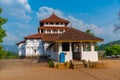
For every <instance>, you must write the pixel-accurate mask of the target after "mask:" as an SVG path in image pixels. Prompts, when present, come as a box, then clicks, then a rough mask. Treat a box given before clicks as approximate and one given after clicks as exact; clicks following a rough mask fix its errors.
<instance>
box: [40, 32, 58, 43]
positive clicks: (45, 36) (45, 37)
mask: <svg viewBox="0 0 120 80" xmlns="http://www.w3.org/2000/svg"><path fill="white" fill-rule="evenodd" d="M58 36H60V34H43V37H42V41H44V42H52V41H53V40H54V39H56V38H57V37H58Z"/></svg>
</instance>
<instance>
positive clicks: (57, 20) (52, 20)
mask: <svg viewBox="0 0 120 80" xmlns="http://www.w3.org/2000/svg"><path fill="white" fill-rule="evenodd" d="M44 22H50V23H51V22H53V23H54V22H61V23H65V24H68V23H69V21H68V20H65V19H62V18H60V17H58V16H57V15H55V14H54V13H52V15H51V16H50V17H48V18H46V19H43V20H41V21H40V23H44Z"/></svg>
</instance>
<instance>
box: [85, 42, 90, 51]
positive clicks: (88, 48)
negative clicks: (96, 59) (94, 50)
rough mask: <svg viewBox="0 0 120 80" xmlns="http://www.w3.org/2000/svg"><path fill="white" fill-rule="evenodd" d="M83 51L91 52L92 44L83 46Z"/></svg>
mask: <svg viewBox="0 0 120 80" xmlns="http://www.w3.org/2000/svg"><path fill="white" fill-rule="evenodd" d="M83 50H84V51H91V45H90V43H84V44H83Z"/></svg>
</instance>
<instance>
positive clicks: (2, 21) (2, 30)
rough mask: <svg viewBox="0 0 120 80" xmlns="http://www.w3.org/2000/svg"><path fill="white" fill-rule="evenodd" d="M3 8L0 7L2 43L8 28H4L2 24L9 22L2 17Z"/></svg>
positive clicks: (0, 39) (0, 37) (0, 41)
mask: <svg viewBox="0 0 120 80" xmlns="http://www.w3.org/2000/svg"><path fill="white" fill-rule="evenodd" d="M1 13H2V8H0V43H2V42H3V38H4V37H5V36H6V30H4V29H3V28H2V25H3V24H5V23H6V22H7V19H5V18H3V17H1Z"/></svg>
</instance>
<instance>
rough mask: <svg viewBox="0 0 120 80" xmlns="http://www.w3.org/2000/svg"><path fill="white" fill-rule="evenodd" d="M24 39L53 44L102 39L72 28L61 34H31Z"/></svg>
mask: <svg viewBox="0 0 120 80" xmlns="http://www.w3.org/2000/svg"><path fill="white" fill-rule="evenodd" d="M24 39H42V40H43V41H46V42H47V41H48V42H49V41H53V42H98V41H103V39H101V38H98V37H95V36H92V35H89V34H87V33H85V32H82V31H79V30H77V29H74V28H68V29H67V31H66V32H64V33H62V34H44V33H43V34H33V35H30V36H26V37H24Z"/></svg>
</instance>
